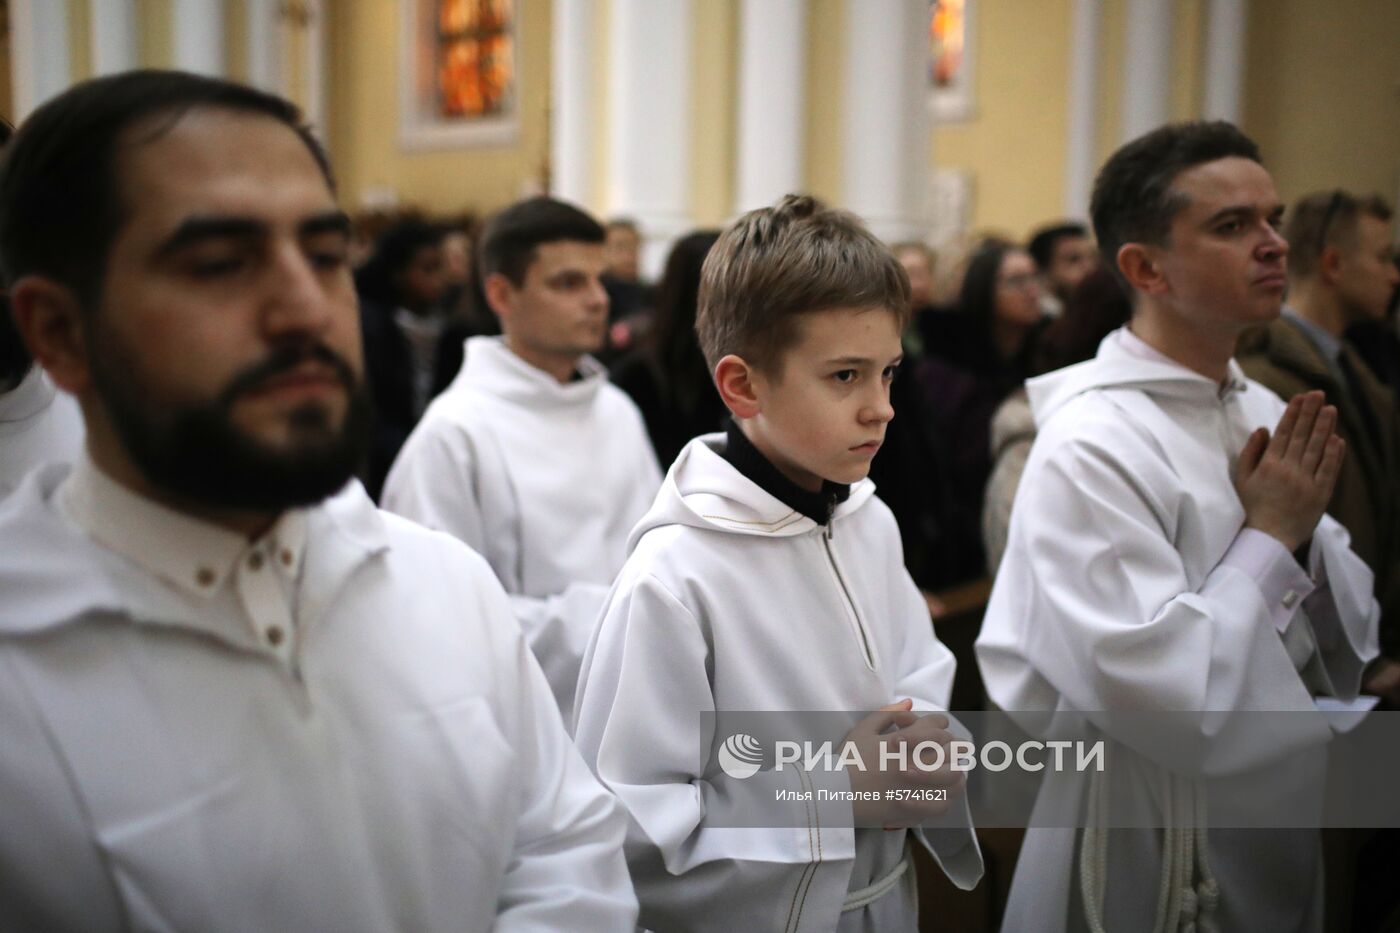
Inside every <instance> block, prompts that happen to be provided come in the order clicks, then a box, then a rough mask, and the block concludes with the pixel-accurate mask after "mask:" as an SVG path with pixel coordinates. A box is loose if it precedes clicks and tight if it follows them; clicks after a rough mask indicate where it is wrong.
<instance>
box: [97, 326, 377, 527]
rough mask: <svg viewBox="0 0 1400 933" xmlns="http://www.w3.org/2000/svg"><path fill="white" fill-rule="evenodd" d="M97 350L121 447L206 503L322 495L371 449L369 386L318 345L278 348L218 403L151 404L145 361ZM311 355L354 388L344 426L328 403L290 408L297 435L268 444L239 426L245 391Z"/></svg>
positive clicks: (157, 477)
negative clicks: (237, 409)
mask: <svg viewBox="0 0 1400 933" xmlns="http://www.w3.org/2000/svg"><path fill="white" fill-rule="evenodd" d="M103 342H104V343H105V345H106V347H105V348H104V349H103V350H101V351H97V352H92V353H91V354H90V356H91V359H90V365H91V369H92V377H93V381H94V383H95V385H96V388H97V390H98V392H99V393H100V395H101V398H102V402H103V404H104V405H105V406H106V409H107V412H108V414H109V416H110V418H111V420H112V427H113V430H114V431H115V432H116V435H117V437H118V439H119V440H120V441H121V443H122V446H123V447H124V448H125V449H126V452H127V454H128V456H130V457H131V459H132V461H133V462H134V463H135V465H136V467H137V468H138V469H139V470H140V471H141V473H142V474H143V475H144V476H145V478H146V480H147V482H149V483H151V484H152V485H153V486H155V487H156V488H158V489H160V490H162V491H164V492H167V493H170V494H172V495H173V496H175V497H178V498H181V499H185V500H188V501H190V502H193V503H198V504H200V505H205V506H212V507H216V508H225V509H239V510H249V511H280V510H282V509H286V508H292V507H295V506H302V505H310V504H312V503H315V502H320V501H321V500H322V499H325V498H326V497H327V496H329V495H331V494H332V493H334V492H336V491H337V490H339V489H340V488H341V487H342V486H344V485H345V483H346V482H347V481H348V480H349V479H350V477H351V476H353V475H354V473H355V471H356V469H358V468H359V466H360V464H361V462H362V461H363V460H364V457H365V453H366V451H367V449H368V446H369V425H370V419H371V409H370V399H369V393H368V392H367V391H366V389H365V386H364V384H363V383H362V382H361V381H360V380H359V379H358V378H356V376H355V373H354V371H353V370H352V369H351V368H350V366H349V364H348V363H346V362H345V360H344V359H342V358H341V357H340V356H339V355H338V354H337V353H335V352H334V351H332V350H331V349H329V348H328V347H326V346H324V345H321V344H314V345H307V344H302V345H294V346H284V347H279V348H277V349H276V350H274V351H273V352H272V353H271V354H270V355H269V356H268V357H267V359H265V360H263V361H262V362H261V363H259V364H257V365H255V366H252V367H249V368H248V369H246V370H244V371H243V372H241V373H239V374H238V375H237V376H236V377H235V378H234V379H233V380H232V381H231V382H230V383H229V384H228V386H226V387H225V388H224V390H223V391H222V392H220V393H219V396H218V397H217V398H216V399H214V400H213V401H212V402H207V403H203V404H199V405H189V406H185V407H183V408H179V409H175V410H173V411H169V412H156V411H154V410H153V409H154V406H153V404H152V403H153V401H154V400H152V399H151V398H150V396H149V394H148V393H147V392H146V391H145V390H144V386H143V385H142V384H141V382H140V379H139V367H137V366H135V365H133V363H134V361H132V360H130V359H123V357H129V354H125V353H122V352H121V351H120V349H119V348H117V347H114V344H115V343H116V342H117V341H116V340H115V339H113V338H112V337H111V335H108V336H107V339H106V340H105V341H103ZM308 360H314V361H317V362H321V363H324V364H327V365H329V366H330V367H332V368H333V369H334V370H335V373H336V375H337V377H338V378H339V380H340V382H341V384H342V385H343V386H344V387H345V389H346V392H347V395H348V404H347V405H346V410H345V417H344V419H343V421H342V423H341V424H340V426H339V427H338V428H337V427H336V426H335V425H332V424H331V423H330V414H329V412H328V411H327V410H326V408H325V406H323V405H321V404H319V403H317V402H308V403H307V404H305V405H303V406H301V407H300V408H298V409H296V410H295V411H294V412H293V413H292V418H291V422H292V429H293V433H294V434H295V435H296V437H297V440H296V441H294V442H293V443H292V444H290V445H289V446H288V448H287V449H286V450H270V449H268V448H267V447H266V446H265V445H263V444H261V443H259V442H258V441H256V440H254V439H253V438H251V437H248V436H247V434H245V433H244V432H242V431H241V430H239V429H238V428H237V427H235V426H234V424H233V418H232V409H233V405H234V403H235V402H236V401H237V399H238V397H239V396H240V395H242V394H243V393H245V392H247V391H249V390H251V389H253V388H255V387H257V386H258V385H260V384H261V383H263V382H264V381H266V380H267V379H269V378H271V377H272V376H275V375H278V374H280V373H282V372H285V371H287V370H289V369H292V368H294V367H296V366H297V365H299V364H301V363H304V362H306V361H308Z"/></svg>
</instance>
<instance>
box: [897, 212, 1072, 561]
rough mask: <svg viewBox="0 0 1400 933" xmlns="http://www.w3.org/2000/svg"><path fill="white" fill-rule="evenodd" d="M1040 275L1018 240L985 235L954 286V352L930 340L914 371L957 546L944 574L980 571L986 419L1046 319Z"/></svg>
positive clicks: (1012, 384)
mask: <svg viewBox="0 0 1400 933" xmlns="http://www.w3.org/2000/svg"><path fill="white" fill-rule="evenodd" d="M1040 288H1041V285H1040V276H1039V274H1038V273H1037V270H1036V267H1035V262H1034V261H1033V260H1032V259H1031V257H1030V255H1029V254H1028V253H1027V252H1026V251H1025V250H1023V249H1021V248H1020V247H1017V246H1014V245H1012V244H1010V243H1007V242H1005V241H1002V240H988V241H987V242H985V243H983V244H982V246H981V247H979V248H978V250H977V252H976V253H974V254H973V257H972V259H971V261H970V262H969V263H968V267H967V275H966V276H965V277H964V279H963V286H962V291H961V292H960V293H959V299H958V311H957V312H956V314H957V315H959V316H960V321H961V327H960V328H959V330H960V331H961V333H960V339H959V340H958V346H957V347H956V348H955V351H954V352H949V350H948V348H944V347H940V346H938V345H937V344H934V345H930V346H927V347H925V352H926V353H927V354H928V355H927V356H926V358H925V359H924V360H923V361H922V362H920V363H919V364H918V366H917V368H916V371H915V373H914V376H915V378H916V379H917V380H918V383H919V390H920V394H921V396H922V401H923V403H924V405H925V406H926V408H927V410H928V412H929V417H930V419H931V422H932V430H933V431H934V432H935V433H936V434H937V436H938V437H939V438H940V439H941V443H942V445H943V454H942V457H941V458H940V459H941V460H942V461H943V464H944V465H945V468H946V470H947V478H946V482H947V483H948V484H950V490H951V495H950V502H951V508H952V512H951V514H949V515H948V516H947V524H948V529H947V530H948V534H949V535H950V536H951V537H950V539H951V540H953V541H958V542H960V543H961V545H962V546H961V547H960V548H959V549H958V550H956V551H955V552H954V554H953V555H952V556H950V558H949V559H950V560H952V561H954V565H953V566H949V567H945V568H944V571H945V575H947V576H951V577H957V578H960V579H949V580H945V581H943V583H944V585H950V584H953V583H960V582H964V581H966V580H971V579H975V578H977V577H980V576H982V575H983V573H984V572H985V559H984V556H983V550H982V537H981V523H982V519H981V511H982V496H983V491H984V489H985V488H986V485H987V477H988V476H989V475H990V473H991V470H992V455H991V436H990V432H991V423H992V415H993V414H994V413H995V412H996V410H997V406H999V405H1000V404H1001V403H1002V401H1003V400H1004V399H1005V398H1006V397H1007V396H1008V395H1010V394H1011V393H1012V392H1014V391H1015V390H1016V389H1017V388H1019V387H1020V385H1021V383H1022V382H1024V381H1025V379H1026V376H1028V375H1029V374H1030V360H1031V357H1032V353H1033V350H1034V347H1035V342H1036V338H1037V335H1038V334H1039V332H1040V331H1041V329H1042V328H1043V326H1044V324H1045V323H1046V321H1045V318H1044V317H1043V316H1042V314H1041V310H1040V297H1041V294H1040Z"/></svg>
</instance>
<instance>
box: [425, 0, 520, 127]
mask: <svg viewBox="0 0 1400 933" xmlns="http://www.w3.org/2000/svg"><path fill="white" fill-rule="evenodd" d="M512 5H513V4H512V2H511V0H438V3H437V17H436V18H437V34H436V40H437V41H436V61H435V66H436V71H437V99H438V113H439V115H440V116H442V117H447V118H473V117H493V116H499V115H501V114H503V113H506V112H507V111H508V109H509V107H510V98H511V96H512V94H513V93H514V90H515V49H514V46H513V40H512V38H511V17H512V15H513V11H512V9H511V8H512Z"/></svg>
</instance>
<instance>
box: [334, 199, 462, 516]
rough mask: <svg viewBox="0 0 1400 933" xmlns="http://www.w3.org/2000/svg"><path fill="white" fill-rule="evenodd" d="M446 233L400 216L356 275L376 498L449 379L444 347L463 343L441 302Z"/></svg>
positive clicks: (370, 475)
mask: <svg viewBox="0 0 1400 933" xmlns="http://www.w3.org/2000/svg"><path fill="white" fill-rule="evenodd" d="M445 236H446V230H445V229H444V228H442V227H440V226H437V225H436V224H431V223H428V222H426V221H423V220H419V219H416V218H410V219H407V220H402V221H399V222H398V223H396V224H394V225H393V226H391V227H389V228H388V229H387V230H385V231H384V233H383V234H381V235H380V237H379V240H378V241H377V242H376V244H375V249H374V253H373V254H372V255H371V256H370V258H369V260H368V262H366V263H365V265H364V266H363V267H362V268H361V269H360V270H359V271H358V272H357V273H356V274H355V288H356V290H357V291H358V292H359V296H360V328H361V331H362V333H363V335H364V342H365V377H366V381H367V383H368V385H369V389H370V393H371V396H372V398H373V400H374V411H375V417H374V433H373V440H372V443H371V445H370V451H369V462H368V464H367V465H366V472H365V477H364V479H365V488H366V489H368V490H369V494H370V495H371V496H373V497H374V498H375V500H376V501H377V500H378V498H379V491H380V489H381V487H383V485H384V477H385V476H386V475H387V474H388V472H389V466H390V465H391V464H392V463H393V462H394V457H395V456H396V455H397V454H398V452H399V448H400V447H402V446H403V442H404V441H405V440H406V439H407V438H408V435H409V432H410V431H412V430H413V426H414V425H415V424H417V423H418V419H419V418H420V417H421V416H422V414H423V409H425V408H426V407H427V405H428V402H429V401H430V400H431V399H432V397H433V396H434V395H435V394H436V391H437V390H440V389H441V388H442V386H441V385H439V384H438V383H439V382H441V381H442V380H443V379H444V375H446V378H447V379H450V378H451V374H444V373H443V372H442V371H440V368H439V366H438V360H439V358H440V357H441V356H443V355H444V346H445V345H448V344H452V343H454V342H456V343H460V337H458V336H457V335H456V334H455V333H453V332H452V330H451V329H450V328H449V326H448V324H449V320H448V315H447V314H446V312H445V311H444V309H443V307H442V300H443V297H444V295H445V294H446V292H447V286H448V282H447V276H446V268H445V264H444V262H443V250H442V243H443V239H444V237H445ZM457 359H458V360H459V361H460V359H461V351H460V348H459V349H458V351H457Z"/></svg>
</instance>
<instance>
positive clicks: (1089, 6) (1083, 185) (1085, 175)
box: [1064, 0, 1103, 219]
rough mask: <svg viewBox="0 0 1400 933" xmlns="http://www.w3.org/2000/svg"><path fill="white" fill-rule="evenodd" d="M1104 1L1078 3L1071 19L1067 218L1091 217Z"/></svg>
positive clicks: (1075, 3) (1078, 1) (1082, 0)
mask: <svg viewBox="0 0 1400 933" xmlns="http://www.w3.org/2000/svg"><path fill="white" fill-rule="evenodd" d="M1102 15H1103V2H1102V0H1074V7H1073V12H1072V13H1071V18H1070V42H1069V117H1068V124H1069V126H1068V138H1067V140H1066V145H1065V206H1064V213H1065V216H1066V217H1076V218H1079V219H1083V218H1086V217H1088V216H1089V197H1090V195H1091V193H1092V191H1093V186H1094V172H1095V171H1096V169H1097V164H1096V163H1097V162H1098V159H1097V158H1096V157H1095V152H1094V150H1095V143H1096V142H1097V140H1098V133H1099V120H1098V116H1099V107H1098V103H1099V23H1100V21H1101V19H1102Z"/></svg>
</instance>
